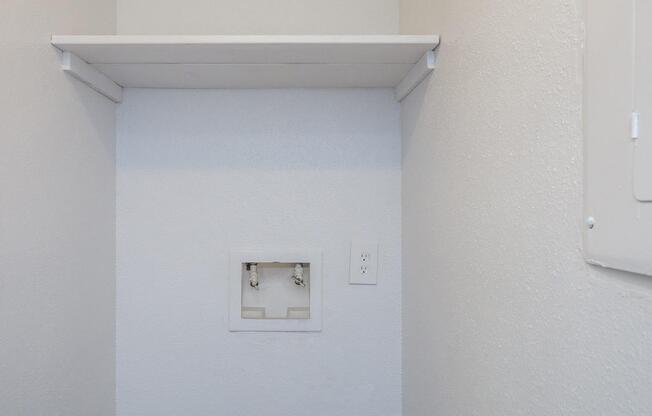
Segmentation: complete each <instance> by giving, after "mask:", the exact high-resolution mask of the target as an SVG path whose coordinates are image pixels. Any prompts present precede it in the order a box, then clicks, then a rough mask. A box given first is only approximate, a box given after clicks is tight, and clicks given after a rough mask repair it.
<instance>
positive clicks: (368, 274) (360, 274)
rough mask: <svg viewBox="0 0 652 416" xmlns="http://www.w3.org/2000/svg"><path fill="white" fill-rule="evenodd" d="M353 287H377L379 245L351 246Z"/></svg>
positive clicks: (355, 244)
mask: <svg viewBox="0 0 652 416" xmlns="http://www.w3.org/2000/svg"><path fill="white" fill-rule="evenodd" d="M350 274H351V276H350V283H351V284H352V285H375V284H376V283H377V281H378V244H377V243H353V244H351V272H350Z"/></svg>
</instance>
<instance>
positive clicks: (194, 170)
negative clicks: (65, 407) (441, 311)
mask: <svg viewBox="0 0 652 416" xmlns="http://www.w3.org/2000/svg"><path fill="white" fill-rule="evenodd" d="M400 169H401V166H400V121H399V106H398V104H397V103H396V102H395V100H394V98H393V95H392V91H390V90H276V91H274V90H267V91H265V90H263V91H260V90H259V91H252V90H236V91H233V90H232V91H225V90H222V91H220V90H212V91H211V90H185V91H184V90H145V89H142V90H138V89H134V90H127V91H126V96H125V100H124V102H123V103H122V104H121V105H120V106H119V110H118V177H117V212H118V215H117V230H118V233H117V247H118V253H117V254H118V257H117V258H118V273H117V292H118V309H117V378H118V414H119V415H157V416H164V415H181V414H187V415H209V414H210V415H215V414H222V415H233V416H236V415H243V416H249V415H255V414H265V415H266V416H275V415H299V414H311V415H315V416H320V415H323V416H326V415H328V416H332V415H356V416H364V415H369V416H372V415H373V416H377V415H381V414H382V415H388V416H389V415H399V414H400V412H401V399H400V382H401V380H400V291H401V283H400V267H401V266H400V216H401V213H400V195H401V187H400V182H401V170H400ZM356 237H357V238H362V237H364V238H369V239H377V240H378V241H379V243H380V247H381V249H382V259H381V265H380V269H381V275H380V276H379V285H378V286H366V287H361V286H350V285H349V284H348V263H349V246H350V242H351V240H352V239H353V238H356ZM277 245H281V246H297V247H304V246H305V247H320V248H322V249H323V253H324V255H323V261H324V268H323V275H324V278H323V279H324V284H323V290H324V294H323V302H324V321H323V331H322V332H321V333H230V332H228V326H227V324H228V320H227V319H228V317H227V310H228V305H227V301H228V299H227V296H228V290H227V287H228V282H227V280H228V279H227V270H228V250H229V248H231V247H234V246H235V247H238V246H239V247H247V246H252V247H258V246H272V247H274V246H277Z"/></svg>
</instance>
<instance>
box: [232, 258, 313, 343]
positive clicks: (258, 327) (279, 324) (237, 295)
mask: <svg viewBox="0 0 652 416" xmlns="http://www.w3.org/2000/svg"><path fill="white" fill-rule="evenodd" d="M321 259H322V252H321V250H319V249H242V250H231V253H230V261H229V330H230V331H232V332H317V331H321V327H322V277H321V273H322V271H321V270H322V265H321V261H322V260H321ZM274 262H278V263H309V264H310V319H244V318H242V264H243V263H274Z"/></svg>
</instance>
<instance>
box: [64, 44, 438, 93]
mask: <svg viewBox="0 0 652 416" xmlns="http://www.w3.org/2000/svg"><path fill="white" fill-rule="evenodd" d="M52 44H53V45H54V46H56V47H57V48H58V49H60V50H61V51H63V52H67V53H65V54H64V59H67V62H68V63H69V62H70V61H71V60H72V61H75V62H76V63H77V69H78V70H77V71H76V70H74V69H70V67H71V66H70V65H68V67H64V69H65V70H67V71H69V72H71V73H72V74H73V75H75V76H76V77H77V78H80V79H81V80H82V81H84V82H86V83H87V84H89V85H90V86H91V87H93V88H95V89H96V90H98V91H99V92H101V93H103V94H105V92H104V91H105V90H107V89H108V90H109V91H110V92H111V93H110V97H109V98H111V99H113V100H114V101H120V99H119V97H116V94H115V87H118V88H120V87H144V88H352V87H397V86H399V84H401V81H403V80H404V79H405V80H406V82H405V83H403V85H401V87H400V88H398V89H397V98H399V99H402V98H403V97H404V96H405V95H407V94H408V93H409V92H410V91H411V90H412V89H413V88H414V87H415V86H416V84H418V82H420V81H421V80H422V79H423V78H424V77H425V76H426V75H427V73H428V72H430V71H431V70H432V68H433V65H434V56H433V55H432V51H433V50H434V49H435V48H436V47H437V46H438V44H439V37H438V36H434V35H424V36H421V35H418V36H412V35H382V36H376V35H370V36H366V35H365V36H121V35H116V36H52ZM71 55H74V56H75V57H77V58H79V59H78V60H75V59H74V57H73V58H71ZM84 63H86V64H89V65H87V66H86V67H85V68H82V66H83V64H84ZM417 64H418V65H417ZM415 66H416V67H415ZM93 71H94V72H96V74H95V75H94V76H92V77H91V78H93V79H91V80H89V79H88V74H89V73H90V72H93ZM98 79H99V80H100V81H99V82H100V83H101V85H99V86H98V85H96V84H97V82H98ZM105 81H109V82H113V83H115V84H116V85H110V84H106V82H105ZM415 82H416V84H415V85H412V84H414V83H415ZM105 95H107V96H109V94H105ZM401 95H402V96H401Z"/></svg>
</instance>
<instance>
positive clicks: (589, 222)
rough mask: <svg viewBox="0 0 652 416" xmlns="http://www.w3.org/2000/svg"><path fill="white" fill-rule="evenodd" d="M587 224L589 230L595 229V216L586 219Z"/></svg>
mask: <svg viewBox="0 0 652 416" xmlns="http://www.w3.org/2000/svg"><path fill="white" fill-rule="evenodd" d="M586 226H587V227H588V229H589V230H592V229H594V228H595V218H593V217H588V218H587V219H586Z"/></svg>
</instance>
